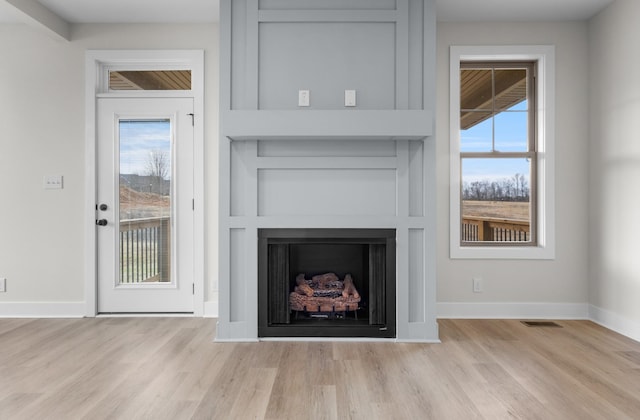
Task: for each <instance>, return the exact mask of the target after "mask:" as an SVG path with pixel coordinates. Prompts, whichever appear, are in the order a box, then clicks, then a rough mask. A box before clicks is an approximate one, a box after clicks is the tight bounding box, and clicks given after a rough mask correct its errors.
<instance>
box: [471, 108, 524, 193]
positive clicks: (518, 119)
mask: <svg viewBox="0 0 640 420" xmlns="http://www.w3.org/2000/svg"><path fill="white" fill-rule="evenodd" d="M527 124H528V123H527V101H522V102H520V103H518V104H516V105H514V106H513V107H511V108H509V109H508V110H506V111H504V112H500V113H498V114H496V115H494V116H493V117H490V118H488V119H486V120H484V121H482V122H480V123H479V124H476V125H474V126H472V127H470V128H469V129H467V130H461V131H460V151H461V152H491V151H492V139H494V141H495V151H497V152H526V151H527V133H528V129H527ZM463 162H464V163H463V165H462V180H463V182H474V181H482V180H489V181H496V180H501V179H504V178H512V177H513V176H514V175H515V174H521V175H524V176H525V178H526V180H527V183H529V176H530V173H529V172H530V169H529V168H530V162H529V160H528V159H526V158H503V159H501V158H491V159H463Z"/></svg>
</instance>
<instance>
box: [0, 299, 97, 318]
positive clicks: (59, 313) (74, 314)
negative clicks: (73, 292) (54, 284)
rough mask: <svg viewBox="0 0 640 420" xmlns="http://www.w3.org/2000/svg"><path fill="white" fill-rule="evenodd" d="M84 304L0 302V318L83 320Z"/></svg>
mask: <svg viewBox="0 0 640 420" xmlns="http://www.w3.org/2000/svg"><path fill="white" fill-rule="evenodd" d="M84 314H85V303H84V302H0V318H83V317H84Z"/></svg>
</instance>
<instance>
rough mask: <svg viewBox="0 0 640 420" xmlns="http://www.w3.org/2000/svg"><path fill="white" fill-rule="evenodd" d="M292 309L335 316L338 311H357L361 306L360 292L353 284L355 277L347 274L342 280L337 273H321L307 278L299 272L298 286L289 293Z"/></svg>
mask: <svg viewBox="0 0 640 420" xmlns="http://www.w3.org/2000/svg"><path fill="white" fill-rule="evenodd" d="M289 305H290V308H291V310H293V311H296V314H297V312H305V313H311V314H316V315H322V316H326V317H329V316H335V315H336V314H337V313H341V312H342V313H346V312H352V311H357V310H358V309H359V307H360V294H359V293H358V290H357V289H356V286H355V285H354V284H353V278H352V277H351V275H350V274H346V275H345V277H344V279H343V280H340V278H338V276H337V275H336V274H335V273H326V274H319V275H316V276H313V277H311V279H307V278H306V276H305V274H304V273H302V274H298V276H297V277H296V286H295V289H294V291H293V292H291V294H290V295H289Z"/></svg>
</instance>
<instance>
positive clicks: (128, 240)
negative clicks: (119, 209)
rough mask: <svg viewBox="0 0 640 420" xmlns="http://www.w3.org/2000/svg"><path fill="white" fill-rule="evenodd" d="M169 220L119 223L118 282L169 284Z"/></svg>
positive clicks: (155, 219)
mask: <svg viewBox="0 0 640 420" xmlns="http://www.w3.org/2000/svg"><path fill="white" fill-rule="evenodd" d="M170 244H171V232H170V217H168V216H167V217H148V218H144V219H128V220H122V221H120V283H141V282H169V281H171V278H170V273H171V245H170Z"/></svg>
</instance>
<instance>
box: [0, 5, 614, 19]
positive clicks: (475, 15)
mask: <svg viewBox="0 0 640 420" xmlns="http://www.w3.org/2000/svg"><path fill="white" fill-rule="evenodd" d="M12 1H14V2H16V3H20V2H25V3H27V2H29V1H33V0H12ZM37 1H38V2H39V3H41V4H42V5H44V6H45V7H47V8H48V9H50V10H51V11H53V12H54V13H55V14H57V15H58V16H60V17H61V18H62V19H64V20H65V21H67V22H70V23H80V22H84V23H116V22H120V23H165V22H177V23H180V22H217V21H218V20H219V12H218V9H219V0H37ZM436 1H437V10H438V20H439V21H466V22H471V21H567V20H586V19H588V18H590V17H592V16H593V15H595V14H596V13H598V12H599V11H600V10H602V9H603V8H604V7H605V6H607V5H608V4H609V3H611V2H612V1H613V0H436ZM22 21H24V17H23V15H22V14H21V13H20V12H18V11H16V10H15V9H14V7H13V6H11V5H10V4H9V3H7V0H0V22H5V23H11V22H15V23H19V22H22Z"/></svg>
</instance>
